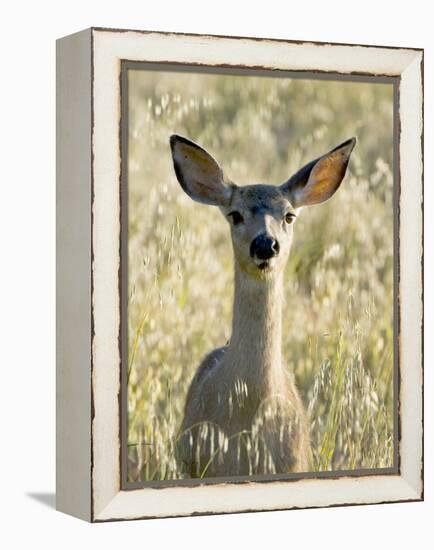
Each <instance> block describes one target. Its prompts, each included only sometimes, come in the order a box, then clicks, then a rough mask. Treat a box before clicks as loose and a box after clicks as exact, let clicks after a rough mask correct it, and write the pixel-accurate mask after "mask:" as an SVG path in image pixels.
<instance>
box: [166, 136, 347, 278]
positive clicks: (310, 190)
mask: <svg viewBox="0 0 434 550" xmlns="http://www.w3.org/2000/svg"><path fill="white" fill-rule="evenodd" d="M355 144H356V139H355V138H352V139H349V140H348V141H345V142H344V143H341V144H340V145H338V146H337V147H335V148H334V149H332V150H331V151H329V152H328V153H326V154H325V155H323V156H321V157H319V158H317V159H315V160H313V161H311V162H309V163H308V164H306V165H305V166H304V167H303V168H301V169H300V170H299V171H298V172H296V173H295V174H294V175H293V176H292V177H290V178H289V179H288V180H287V181H286V182H285V183H283V184H282V185H280V186H275V185H265V184H255V185H247V186H243V187H239V186H237V185H236V184H235V183H233V182H232V181H230V180H229V179H228V178H227V177H226V176H225V174H224V172H223V170H222V168H221V167H220V166H219V164H218V163H217V161H216V160H214V158H213V157H212V156H211V155H210V154H209V153H207V151H205V149H203V148H202V147H200V146H199V145H197V144H196V143H194V142H192V141H190V140H188V139H186V138H184V137H182V136H179V135H172V136H171V137H170V146H171V150H172V157H173V164H174V168H175V173H176V176H177V178H178V181H179V183H180V185H181V187H182V188H183V189H184V191H185V192H186V193H187V195H189V196H190V197H191V198H192V199H193V200H195V201H197V202H200V203H203V204H208V205H213V206H218V207H219V208H220V210H221V212H222V213H223V215H224V217H225V218H226V220H227V221H228V222H229V224H230V228H231V236H232V244H233V249H234V255H235V261H236V262H237V264H238V267H239V268H240V269H241V271H242V272H244V273H245V274H248V275H250V276H252V277H255V278H259V279H266V278H269V277H272V276H273V275H274V274H276V273H279V272H280V271H282V270H283V268H284V266H285V264H286V262H287V259H288V256H289V252H290V249H291V244H292V238H293V228H294V224H295V222H296V219H297V217H298V215H299V214H300V211H301V209H302V207H304V206H311V205H315V204H320V203H322V202H325V201H326V200H328V199H329V198H330V197H332V196H333V194H334V193H335V192H336V190H337V189H338V188H339V185H340V184H341V181H342V180H343V178H344V176H345V172H346V169H347V166H348V162H349V158H350V155H351V152H352V150H353V148H354V146H355Z"/></svg>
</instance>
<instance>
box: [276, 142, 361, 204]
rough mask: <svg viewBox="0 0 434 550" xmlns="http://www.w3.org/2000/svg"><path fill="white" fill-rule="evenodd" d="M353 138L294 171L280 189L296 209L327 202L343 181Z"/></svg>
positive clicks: (353, 143)
mask: <svg viewBox="0 0 434 550" xmlns="http://www.w3.org/2000/svg"><path fill="white" fill-rule="evenodd" d="M355 144H356V138H351V139H349V140H348V141H344V143H341V144H340V145H338V146H337V147H335V148H334V149H332V150H331V151H330V152H328V153H327V154H325V155H324V156H322V157H320V158H318V159H316V160H313V161H311V162H309V163H308V164H306V166H303V168H301V169H300V170H299V171H298V172H296V173H295V174H294V175H293V176H292V177H291V178H290V179H289V180H288V181H287V182H286V183H284V184H283V185H282V186H281V187H280V189H281V191H282V192H283V193H284V194H285V195H287V196H288V199H289V201H290V202H291V204H292V205H293V206H294V207H295V208H297V207H300V206H311V205H313V204H319V203H321V202H324V201H326V200H327V199H329V198H330V197H331V196H332V195H333V194H334V193H335V192H336V191H337V189H338V188H339V185H340V184H341V181H342V180H343V179H344V176H345V172H346V170H347V166H348V162H349V160H350V155H351V151H352V150H353V149H354V146H355Z"/></svg>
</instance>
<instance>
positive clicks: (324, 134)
mask: <svg viewBox="0 0 434 550" xmlns="http://www.w3.org/2000/svg"><path fill="white" fill-rule="evenodd" d="M129 93H130V96H129V98H130V101H129V121H130V128H129V175H128V183H129V304H128V307H129V318H128V323H129V361H128V365H129V373H128V380H129V383H128V417H129V424H128V444H129V449H128V457H129V462H128V478H129V480H130V481H146V480H155V479H176V478H180V477H182V476H183V474H182V472H180V470H179V467H178V465H177V463H176V460H175V456H174V445H175V442H176V437H177V434H178V430H179V426H180V423H181V419H182V411H183V406H184V400H185V396H186V392H187V389H188V386H189V383H190V380H191V378H192V376H193V373H194V371H195V369H196V367H197V366H198V364H199V363H200V361H201V359H202V358H203V356H204V355H205V354H206V353H208V352H209V351H211V350H212V349H214V348H216V347H219V346H221V345H223V344H224V343H225V342H227V340H228V338H229V336H230V323H231V313H232V289H233V283H232V266H233V260H232V250H231V244H230V237H229V229H228V227H227V224H226V222H225V221H224V219H223V218H222V216H221V214H220V213H219V212H218V210H217V209H216V208H213V207H207V206H202V205H198V204H197V203H194V202H193V201H192V200H191V199H189V198H188V197H187V196H186V195H185V194H184V193H183V191H182V190H181V188H180V186H179V184H178V183H177V181H176V178H175V175H174V173H173V168H172V164H171V158H170V152H169V146H168V138H169V135H170V134H171V133H173V132H176V133H179V134H183V135H185V136H187V137H189V138H190V139H193V140H195V141H197V142H199V143H200V144H202V145H203V146H204V147H206V148H207V150H209V151H210V152H211V153H212V154H213V155H214V156H215V157H216V158H217V159H218V160H219V162H220V163H221V164H222V166H223V167H224V169H225V171H226V173H227V174H228V175H229V176H230V177H231V178H232V179H233V180H234V181H235V182H237V183H239V184H247V183H259V182H267V183H281V182H283V181H285V180H286V179H287V178H288V177H289V176H290V175H291V174H292V173H293V172H294V171H295V170H297V169H298V168H299V167H300V166H302V165H303V164H304V163H306V162H308V161H309V160H311V159H313V158H315V157H316V156H318V155H320V154H322V153H324V152H326V151H327V150H328V149H330V148H332V147H334V146H335V145H337V144H338V143H340V142H342V141H344V140H345V139H347V138H349V137H351V136H353V135H356V136H357V137H358V145H357V147H356V149H355V151H354V153H353V155H352V160H351V165H350V170H349V172H348V174H347V176H346V178H345V180H344V183H343V184H342V186H341V188H340V189H339V191H338V193H337V194H336V195H335V197H334V198H333V199H332V200H331V201H329V202H328V203H326V204H324V205H322V206H319V207H314V208H306V209H305V211H304V212H303V213H302V215H301V216H300V217H299V220H298V221H297V225H296V227H295V236H294V245H293V249H292V253H291V258H290V260H289V264H288V266H287V269H286V279H285V299H286V304H287V307H286V308H285V309H284V315H283V325H284V339H283V340H284V341H283V346H284V355H285V359H286V361H287V364H288V368H290V369H292V370H293V372H294V373H295V377H296V380H297V384H298V387H299V389H300V392H301V395H302V397H303V400H304V403H305V404H306V407H307V408H308V409H309V412H310V415H311V439H312V447H313V458H312V469H313V470H315V471H324V470H341V469H353V468H378V467H388V466H392V464H393V331H392V318H393V307H392V292H393V269H392V265H393V256H392V254H393V246H392V235H393V214H392V181H393V178H392V168H391V165H392V141H393V126H392V109H393V93H392V87H391V86H389V85H386V84H367V83H351V82H342V81H341V82H332V81H320V80H298V79H291V80H289V79H283V78H263V77H248V78H245V77H243V78H242V77H234V76H224V75H203V74H188V73H167V72H158V71H155V72H149V71H130V77H129ZM205 475H206V472H205Z"/></svg>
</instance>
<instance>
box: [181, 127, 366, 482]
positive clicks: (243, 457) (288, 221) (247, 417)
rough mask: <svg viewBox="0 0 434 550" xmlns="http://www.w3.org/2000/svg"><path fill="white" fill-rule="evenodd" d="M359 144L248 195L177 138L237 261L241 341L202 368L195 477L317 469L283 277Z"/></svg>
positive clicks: (187, 463) (190, 440)
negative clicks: (294, 367) (308, 209)
mask: <svg viewBox="0 0 434 550" xmlns="http://www.w3.org/2000/svg"><path fill="white" fill-rule="evenodd" d="M355 143H356V140H355V138H352V139H350V140H348V141H345V142H344V143H342V144H341V145H339V146H338V147H336V148H335V149H333V150H331V151H330V152H329V153H327V154H325V155H323V156H322V157H319V158H318V159H316V160H313V161H311V162H310V163H308V164H306V165H305V166H304V167H303V168H301V169H300V170H299V171H298V172H297V173H296V174H294V175H293V176H292V177H291V178H290V179H289V180H288V181H286V182H285V183H284V184H283V185H280V186H274V185H264V184H256V185H247V186H243V187H239V186H237V185H235V184H234V183H233V182H231V181H230V180H229V179H227V177H226V176H225V174H224V173H223V171H222V169H221V168H220V166H219V164H218V163H217V162H216V161H215V160H214V159H213V157H212V156H211V155H210V154H209V153H207V152H206V151H205V150H204V149H202V147H200V146H199V145H197V144H196V143H194V142H192V141H190V140H188V139H186V138H184V137H181V136H178V135H172V136H171V138H170V145H171V151H172V157H173V164H174V169H175V173H176V176H177V179H178V181H179V183H180V184H181V187H182V188H183V190H184V191H185V192H186V193H187V195H189V196H190V197H191V198H192V199H193V200H195V201H197V202H200V203H203V204H208V205H213V206H218V207H219V208H220V210H221V212H222V213H223V215H224V217H225V218H226V220H228V222H229V224H230V228H231V237H232V245H233V251H234V259H235V285H234V286H235V292H234V307H233V320H232V335H231V338H230V340H229V343H228V344H227V345H226V346H224V347H221V348H218V349H216V350H214V351H212V352H211V353H210V354H209V355H208V356H207V357H205V359H204V360H203V362H202V363H201V365H200V366H199V368H198V369H197V371H196V373H195V375H194V377H193V380H192V382H191V385H190V388H189V391H188V394H187V398H186V403H185V411H184V419H183V421H182V425H181V428H180V432H179V435H178V439H177V448H176V452H177V457H178V460H179V462H180V463H181V464H182V467H183V471H184V472H185V473H186V474H187V475H190V476H191V477H204V476H205V475H206V476H221V475H226V476H233V475H251V474H269V473H289V472H303V471H307V470H308V469H309V460H310V443H309V421H308V417H307V413H306V410H305V408H304V406H303V403H302V400H301V398H300V395H299V393H298V390H297V388H296V385H295V381H294V377H293V374H292V373H291V372H290V371H289V370H288V369H287V367H286V366H285V363H284V362H283V359H282V306H283V271H284V267H285V264H286V262H287V259H288V256H289V252H290V248H291V244H292V238H293V228H294V222H295V220H296V219H297V216H298V215H299V213H300V210H301V208H302V207H304V206H311V205H314V204H319V203H322V202H324V201H326V200H327V199H329V198H330V197H331V196H332V195H333V194H334V193H335V192H336V190H337V189H338V187H339V185H340V183H341V181H342V179H343V178H344V176H345V172H346V169H347V165H348V162H349V158H350V154H351V152H352V150H353V148H354V145H355Z"/></svg>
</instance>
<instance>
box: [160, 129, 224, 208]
mask: <svg viewBox="0 0 434 550" xmlns="http://www.w3.org/2000/svg"><path fill="white" fill-rule="evenodd" d="M170 148H171V150H172V158H173V166H174V168H175V174H176V177H177V178H178V181H179V183H180V185H181V187H182V188H183V189H184V191H185V192H186V193H187V195H188V196H189V197H191V198H192V199H193V200H195V201H198V202H202V203H204V204H212V205H214V206H225V205H227V204H228V203H229V202H230V198H231V194H232V190H231V187H230V186H229V185H227V184H226V183H225V181H224V176H223V171H222V169H221V168H220V166H219V165H218V163H217V162H216V161H215V160H214V159H213V158H212V156H211V155H210V154H209V153H207V152H206V151H205V149H202V147H200V146H199V145H197V144H196V143H194V142H193V141H190V140H189V139H186V138H184V137H182V136H178V135H172V136H170Z"/></svg>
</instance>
